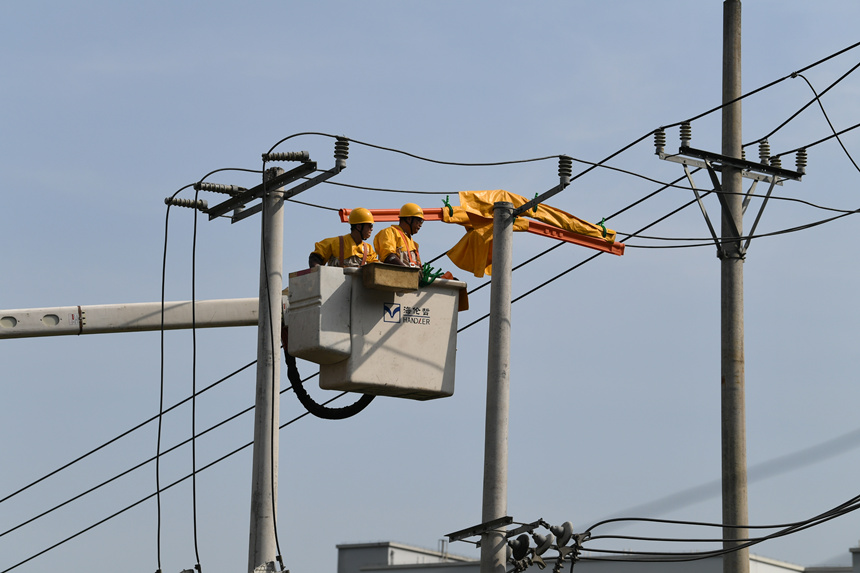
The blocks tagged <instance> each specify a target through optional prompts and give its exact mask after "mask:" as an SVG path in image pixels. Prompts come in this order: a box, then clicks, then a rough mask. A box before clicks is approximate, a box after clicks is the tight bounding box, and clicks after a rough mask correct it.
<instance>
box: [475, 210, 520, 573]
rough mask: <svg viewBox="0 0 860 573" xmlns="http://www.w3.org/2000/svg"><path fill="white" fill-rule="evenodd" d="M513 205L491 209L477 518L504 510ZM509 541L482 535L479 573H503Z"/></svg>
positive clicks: (501, 533) (486, 519)
mask: <svg viewBox="0 0 860 573" xmlns="http://www.w3.org/2000/svg"><path fill="white" fill-rule="evenodd" d="M513 210H514V206H513V204H512V203H508V202H498V203H496V204H495V205H494V209H493V277H492V280H491V283H490V290H491V292H490V327H489V330H490V339H489V348H488V351H487V417H486V422H485V424H486V425H485V427H484V494H483V510H482V517H481V520H482V521H483V522H484V523H487V522H489V521H493V520H495V519H498V518H501V517H505V516H506V515H507V512H508V410H509V405H510V366H511V260H512V258H513V243H514V218H513ZM506 561H507V539H506V537H505V533H504V531H502V530H498V529H496V530H491V531H487V532H484V533H483V534H482V535H481V573H505V569H506Z"/></svg>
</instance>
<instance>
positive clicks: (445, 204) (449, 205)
mask: <svg viewBox="0 0 860 573" xmlns="http://www.w3.org/2000/svg"><path fill="white" fill-rule="evenodd" d="M450 197H451V196H450V195H445V198H444V199H442V205H444V206H445V207H448V216H449V217H453V216H454V208H453V207H452V206H451V203H449V202H448V199H450Z"/></svg>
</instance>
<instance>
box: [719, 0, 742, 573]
mask: <svg viewBox="0 0 860 573" xmlns="http://www.w3.org/2000/svg"><path fill="white" fill-rule="evenodd" d="M740 96H741V2H740V0H725V2H724V3H723V103H724V104H725V103H728V102H730V101H733V100H735V99H737V98H739V97H740ZM722 138H723V143H722V154H723V155H725V156H728V157H734V158H740V157H741V102H740V101H737V102H735V103H732V104H730V105H727V106H726V107H724V108H723V111H722ZM722 189H723V191H724V192H725V193H726V195H725V200H726V206H727V207H728V209H725V208H724V209H723V221H722V223H723V224H722V231H721V232H722V244H723V247H724V252H725V254H724V256H723V257H722V260H721V268H720V271H721V281H720V283H721V284H720V287H721V288H720V312H721V319H720V322H721V325H720V326H721V362H720V374H721V382H722V387H721V420H722V484H723V523H724V524H726V525H747V523H748V510H747V468H746V421H745V417H746V415H745V397H744V384H745V380H744V364H745V362H744V291H743V288H744V274H743V264H744V261H743V255H742V250H741V242H740V238H739V237H733V234H734V231H733V230H732V229H731V225H730V224H729V221H730V220H731V221H734V226H735V227H736V228H737V231H738V233H739V234H742V233H743V208H742V202H743V187H742V178H741V173H740V171H739V170H738V169H737V168H735V167H730V166H725V167H724V168H723V178H722ZM732 239H734V240H732ZM747 536H748V530H747V529H746V528H742V529H736V528H731V527H727V528H724V529H723V538H724V539H726V541H725V542H724V548H725V549H729V548H732V547H735V546H737V545H738V544H739V542H737V541H734V540H736V539H744V538H746V537H747ZM723 572H724V573H749V550H748V549H742V550H738V551H733V552H731V553H727V554H726V555H724V557H723Z"/></svg>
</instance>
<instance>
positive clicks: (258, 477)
mask: <svg viewBox="0 0 860 573" xmlns="http://www.w3.org/2000/svg"><path fill="white" fill-rule="evenodd" d="M283 172H284V170H283V169H281V168H275V169H272V170H269V171H267V172H266V173H264V174H263V177H270V175H271V176H277V175H280V174H281V173H283ZM262 201H263V214H262V222H261V224H262V233H261V234H262V239H261V248H260V251H261V252H260V298H259V317H260V319H259V323H258V324H259V326H258V331H257V332H258V334H257V393H256V404H255V408H254V455H253V470H252V475H251V530H250V543H249V549H248V571H249V573H254V571H276V568H275V559H276V558H279V557H280V555H279V554H278V549H277V542H276V539H275V520H276V515H275V512H276V508H277V502H278V426H279V419H280V402H279V400H278V397H279V392H278V390H279V387H280V381H281V360H280V350H279V348H280V340H281V304H282V303H281V291H282V290H283V266H284V262H283V261H284V188H283V187H278V188H276V189H269V190H267V192H266V193H265V194H264V195H263V197H262Z"/></svg>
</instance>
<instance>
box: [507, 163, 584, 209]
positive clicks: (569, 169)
mask: <svg viewBox="0 0 860 573" xmlns="http://www.w3.org/2000/svg"><path fill="white" fill-rule="evenodd" d="M571 174H573V158H571V157H569V156H567V155H559V156H558V179H559V183H558V185H556V186H555V187H553V188H552V189H550V190H549V191H546V192H545V193H544V194H543V195H538V196H536V197H535V198H534V199H532V200H531V201H529V202H528V203H525V204H524V205H520V206H519V207H517V208H516V209H514V219H515V220H516V218H517V217H519V216H520V215H522V214H523V213H525V212H526V211H528V210H529V209H534V208H536V207H537V206H538V205H539V204H540V203H545V202H546V200H547V199H549V198H550V197H552V196H553V195H555V194H556V193H558V192H560V191H562V190H563V189H564V188H565V187H567V186H568V185H570V176H571Z"/></svg>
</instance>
